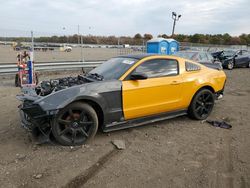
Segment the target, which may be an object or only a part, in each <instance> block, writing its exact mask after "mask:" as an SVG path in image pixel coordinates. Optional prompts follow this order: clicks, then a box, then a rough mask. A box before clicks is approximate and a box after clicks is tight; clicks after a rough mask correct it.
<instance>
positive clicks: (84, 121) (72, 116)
mask: <svg viewBox="0 0 250 188" xmlns="http://www.w3.org/2000/svg"><path fill="white" fill-rule="evenodd" d="M97 129H98V117H97V114H96V112H95V110H94V109H93V108H92V107H91V106H90V105H89V104H87V103H82V102H75V103H72V104H70V105H68V106H67V107H65V108H64V109H62V110H60V111H59V113H58V114H57V116H56V117H55V118H54V121H53V123H52V133H53V136H54V137H55V139H56V140H57V141H58V142H59V143H60V144H62V145H65V146H74V145H82V144H85V143H86V142H88V141H89V140H91V139H92V138H93V137H94V136H95V134H96V132H97Z"/></svg>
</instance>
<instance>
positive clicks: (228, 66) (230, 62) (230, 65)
mask: <svg viewBox="0 0 250 188" xmlns="http://www.w3.org/2000/svg"><path fill="white" fill-rule="evenodd" d="M233 68H234V62H233V61H229V62H228V64H227V69H228V70H232V69H233Z"/></svg>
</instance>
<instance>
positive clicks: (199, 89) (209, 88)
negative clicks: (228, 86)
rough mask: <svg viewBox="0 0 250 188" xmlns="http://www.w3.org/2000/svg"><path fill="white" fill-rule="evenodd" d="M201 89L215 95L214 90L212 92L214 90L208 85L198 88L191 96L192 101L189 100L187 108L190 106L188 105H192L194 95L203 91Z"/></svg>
mask: <svg viewBox="0 0 250 188" xmlns="http://www.w3.org/2000/svg"><path fill="white" fill-rule="evenodd" d="M203 89H208V90H210V91H211V92H212V93H214V94H215V90H214V88H213V87H212V86H210V85H208V84H207V85H203V86H201V87H200V88H198V89H197V90H196V91H195V92H194V94H193V96H192V99H191V100H190V102H189V105H188V106H190V105H191V104H192V101H193V99H194V97H195V95H196V94H197V93H198V92H199V91H201V90H203Z"/></svg>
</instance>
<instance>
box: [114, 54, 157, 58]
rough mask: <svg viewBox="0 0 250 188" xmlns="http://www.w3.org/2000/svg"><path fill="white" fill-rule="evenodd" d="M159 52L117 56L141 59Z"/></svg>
mask: <svg viewBox="0 0 250 188" xmlns="http://www.w3.org/2000/svg"><path fill="white" fill-rule="evenodd" d="M155 55H159V54H152V53H144V54H130V55H120V56H118V57H126V58H133V59H143V58H145V57H149V56H155Z"/></svg>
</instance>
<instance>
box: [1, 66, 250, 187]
mask: <svg viewBox="0 0 250 188" xmlns="http://www.w3.org/2000/svg"><path fill="white" fill-rule="evenodd" d="M71 74H76V72H74V73H71ZM226 74H227V76H228V79H227V84H226V88H225V96H224V98H223V99H221V100H220V101H217V102H216V105H215V108H214V110H213V113H212V114H211V116H210V117H209V119H210V120H223V119H224V120H225V121H226V122H228V123H230V124H231V125H232V126H233V127H232V129H231V130H228V129H221V128H215V127H212V126H210V125H209V124H207V123H202V122H201V121H194V120H191V119H189V118H188V117H186V116H183V117H179V118H175V119H171V120H167V121H162V122H160V123H153V124H151V125H147V126H143V127H138V128H133V129H127V130H121V131H116V132H111V133H102V132H98V134H97V135H96V137H95V139H94V140H93V141H92V142H91V143H90V144H89V145H85V146H82V147H62V146H59V145H53V144H46V145H36V143H35V141H34V140H33V139H32V137H31V136H30V135H29V134H28V133H27V132H26V131H25V130H23V129H22V128H21V127H20V122H19V119H20V118H19V115H18V110H17V106H18V104H19V102H18V101H17V100H16V99H15V95H16V94H17V93H19V92H20V89H19V88H15V87H14V86H13V82H14V81H13V80H10V79H9V78H7V77H5V78H4V77H2V78H1V83H0V101H1V102H0V103H1V106H2V108H1V109H0V114H1V116H0V122H1V124H0V142H1V145H0V169H1V170H0V182H1V185H0V187H102V188H103V187H109V188H110V187H111V188H112V187H114V188H116V187H150V188H151V187H192V188H193V187H199V188H201V187H222V188H231V187H241V188H247V187H250V162H249V161H250V149H249V148H250V139H249V135H250V127H249V126H250V123H249V122H250V113H249V110H250V107H249V106H250V83H249V82H248V78H249V74H250V69H246V68H245V69H235V70H233V71H226ZM60 76H61V75H60V74H57V75H41V77H42V79H48V77H50V78H51V77H60ZM115 139H116V140H117V139H118V140H123V141H124V142H125V145H126V148H125V149H124V150H117V149H115V148H114V146H113V145H112V143H111V141H113V140H115Z"/></svg>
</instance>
